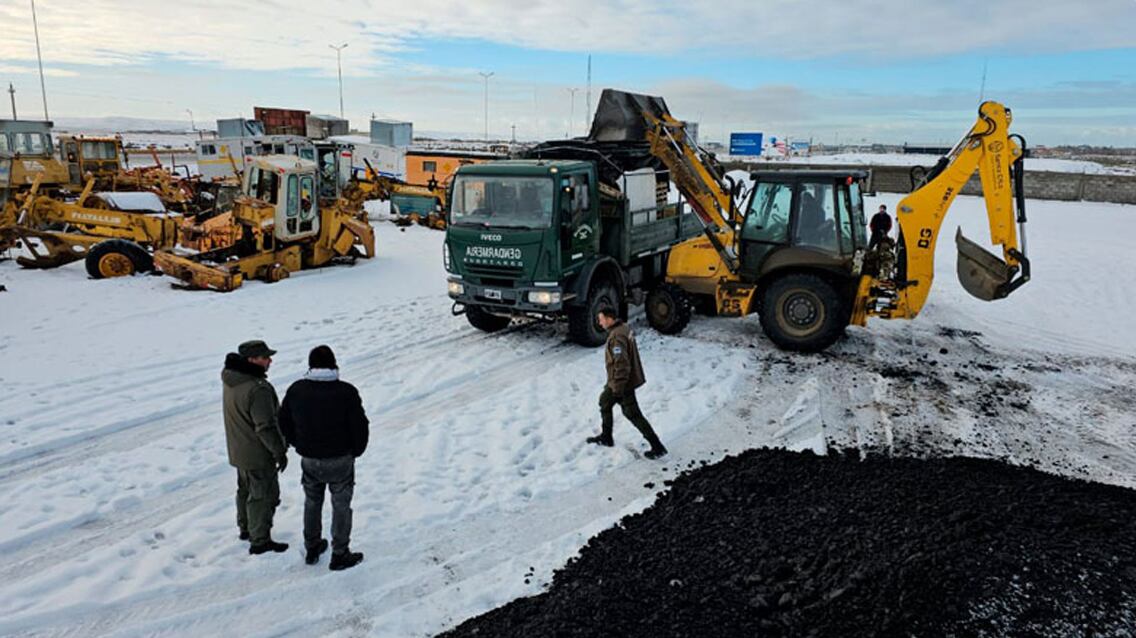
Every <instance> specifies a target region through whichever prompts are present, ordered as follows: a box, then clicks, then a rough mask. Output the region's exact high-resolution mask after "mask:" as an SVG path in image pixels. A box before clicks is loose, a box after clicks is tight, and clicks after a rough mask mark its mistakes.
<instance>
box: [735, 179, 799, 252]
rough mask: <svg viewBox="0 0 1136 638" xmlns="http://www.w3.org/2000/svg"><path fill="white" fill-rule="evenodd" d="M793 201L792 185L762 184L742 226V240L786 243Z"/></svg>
mask: <svg viewBox="0 0 1136 638" xmlns="http://www.w3.org/2000/svg"><path fill="white" fill-rule="evenodd" d="M792 201H793V187H792V185H791V184H779V183H777V182H761V183H759V184H758V185H757V190H756V191H755V192H754V195H753V199H752V200H751V202H750V208H749V213H748V214H747V215H746V218H745V224H744V225H743V226H742V239H745V240H749V241H761V242H769V243H778V244H780V243H785V241H786V240H787V239H788V235H789V210H790V206H791V204H792Z"/></svg>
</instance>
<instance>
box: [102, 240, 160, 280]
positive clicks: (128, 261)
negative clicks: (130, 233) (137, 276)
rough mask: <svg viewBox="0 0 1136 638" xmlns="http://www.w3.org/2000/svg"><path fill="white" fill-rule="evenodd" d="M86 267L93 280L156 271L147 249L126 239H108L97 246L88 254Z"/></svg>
mask: <svg viewBox="0 0 1136 638" xmlns="http://www.w3.org/2000/svg"><path fill="white" fill-rule="evenodd" d="M85 265H86V266H87V274H88V275H90V276H91V278H92V279H106V278H107V277H123V276H126V275H133V274H134V273H139V272H150V271H151V270H153V269H154V258H153V257H152V256H151V255H150V253H148V252H146V249H145V248H143V247H141V246H139V245H138V244H136V243H134V242H132V241H129V240H126V239H108V240H106V241H104V242H99V243H97V244H95V246H94V248H91V250H90V252H88V253H87V257H86V261H85Z"/></svg>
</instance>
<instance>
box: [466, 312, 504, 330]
mask: <svg viewBox="0 0 1136 638" xmlns="http://www.w3.org/2000/svg"><path fill="white" fill-rule="evenodd" d="M465 318H466V321H469V325H471V326H473V327H474V328H477V329H478V330H480V331H482V332H497V331H498V330H504V329H505V328H508V327H509V324H510V323H512V321H513V319H512V317H501V316H498V315H494V314H490V313H488V312H485V311H484V310H482V309H481V308H479V307H477V306H466V307H465Z"/></svg>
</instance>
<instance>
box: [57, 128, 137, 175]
mask: <svg viewBox="0 0 1136 638" xmlns="http://www.w3.org/2000/svg"><path fill="white" fill-rule="evenodd" d="M59 155H60V159H61V160H62V161H63V163H64V164H65V165H66V166H67V176H68V179H69V181H70V182H71V185H72V186H76V187H82V186H83V183H84V182H85V181H86V178H85V176H86V175H87V174H88V173H90V174H91V175H93V176H94V177H95V179H100V180H101V179H110V178H112V177H114V175H115V174H116V173H117V172H118V171H119V169H121V168H122V166H123V163H122V159H121V158H122V138H121V137H118V136H117V135H116V136H114V137H87V136H85V135H60V136H59Z"/></svg>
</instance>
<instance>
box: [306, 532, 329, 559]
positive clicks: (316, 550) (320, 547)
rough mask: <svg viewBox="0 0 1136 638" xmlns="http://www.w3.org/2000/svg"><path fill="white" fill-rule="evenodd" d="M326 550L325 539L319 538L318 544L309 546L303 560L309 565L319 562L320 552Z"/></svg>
mask: <svg viewBox="0 0 1136 638" xmlns="http://www.w3.org/2000/svg"><path fill="white" fill-rule="evenodd" d="M326 551H327V539H326V538H321V539H320V542H319V544H317V545H316V546H315V547H309V548H308V553H307V555H305V556H304V562H305V563H307V564H309V565H315V564H316V563H318V562H319V559H320V554H323V553H324V552H326Z"/></svg>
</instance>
